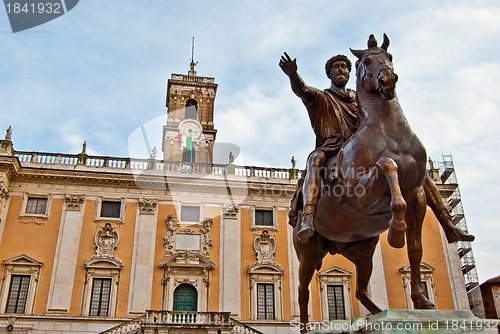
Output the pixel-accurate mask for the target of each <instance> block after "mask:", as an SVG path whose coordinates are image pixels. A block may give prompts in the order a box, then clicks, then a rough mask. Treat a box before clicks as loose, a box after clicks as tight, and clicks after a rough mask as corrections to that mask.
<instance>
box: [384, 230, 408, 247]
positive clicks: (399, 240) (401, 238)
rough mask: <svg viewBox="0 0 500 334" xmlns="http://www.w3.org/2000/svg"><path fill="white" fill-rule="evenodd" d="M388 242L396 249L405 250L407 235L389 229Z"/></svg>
mask: <svg viewBox="0 0 500 334" xmlns="http://www.w3.org/2000/svg"><path fill="white" fill-rule="evenodd" d="M387 241H388V242H389V245H391V246H392V247H394V248H403V247H404V245H405V233H404V232H401V231H397V230H394V229H392V228H389V234H388V235H387Z"/></svg>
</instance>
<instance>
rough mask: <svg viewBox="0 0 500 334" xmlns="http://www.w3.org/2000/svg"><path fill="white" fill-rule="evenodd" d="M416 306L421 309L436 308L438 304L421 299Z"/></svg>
mask: <svg viewBox="0 0 500 334" xmlns="http://www.w3.org/2000/svg"><path fill="white" fill-rule="evenodd" d="M415 308H416V309H419V310H434V309H435V308H436V305H434V303H433V302H431V301H430V300H428V299H425V300H421V301H420V303H415Z"/></svg>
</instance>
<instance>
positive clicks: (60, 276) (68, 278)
mask: <svg viewBox="0 0 500 334" xmlns="http://www.w3.org/2000/svg"><path fill="white" fill-rule="evenodd" d="M84 201H85V198H84V196H82V195H66V197H65V207H64V210H63V214H62V219H61V227H60V229H59V236H58V239H57V247H56V254H55V258H54V267H53V271H52V279H51V285H50V292H49V300H48V303H47V313H51V314H67V313H69V311H70V306H71V297H72V294H73V284H74V279H75V271H76V260H77V256H78V250H79V246H80V235H81V231H82V224H83V210H82V208H83V203H84Z"/></svg>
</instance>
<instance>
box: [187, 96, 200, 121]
mask: <svg viewBox="0 0 500 334" xmlns="http://www.w3.org/2000/svg"><path fill="white" fill-rule="evenodd" d="M184 118H185V119H198V102H196V100H194V99H189V100H187V101H186V114H185V117H184Z"/></svg>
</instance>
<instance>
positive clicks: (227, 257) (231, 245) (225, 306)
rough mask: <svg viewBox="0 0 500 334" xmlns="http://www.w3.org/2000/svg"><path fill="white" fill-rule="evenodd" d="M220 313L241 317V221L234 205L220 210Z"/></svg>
mask: <svg viewBox="0 0 500 334" xmlns="http://www.w3.org/2000/svg"><path fill="white" fill-rule="evenodd" d="M222 213H223V214H222V219H221V229H220V233H221V236H220V237H221V244H220V247H221V253H220V254H221V255H220V257H221V259H220V263H221V268H220V272H221V279H220V287H219V290H220V292H221V297H220V311H221V312H231V313H232V315H233V316H235V317H237V318H238V317H239V316H240V315H241V220H240V214H239V209H238V207H237V206H234V205H226V206H223V208H222Z"/></svg>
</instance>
